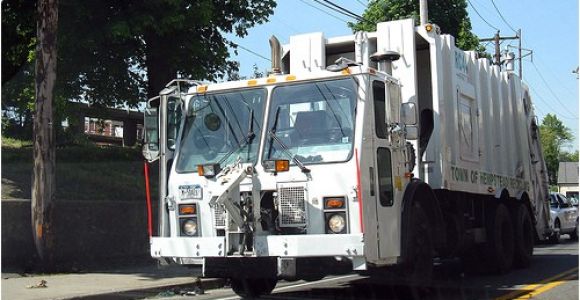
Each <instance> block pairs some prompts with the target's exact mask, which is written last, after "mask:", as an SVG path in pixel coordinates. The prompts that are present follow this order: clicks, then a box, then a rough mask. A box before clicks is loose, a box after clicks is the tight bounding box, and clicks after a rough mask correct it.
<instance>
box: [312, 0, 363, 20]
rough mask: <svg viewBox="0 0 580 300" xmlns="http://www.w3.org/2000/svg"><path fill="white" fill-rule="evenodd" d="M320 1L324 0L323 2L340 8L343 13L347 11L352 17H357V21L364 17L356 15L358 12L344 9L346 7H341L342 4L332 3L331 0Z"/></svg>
mask: <svg viewBox="0 0 580 300" xmlns="http://www.w3.org/2000/svg"><path fill="white" fill-rule="evenodd" d="M315 1H318V0H315ZM322 1H324V2H326V3H328V4H330V5H332V6H334V7H336V8H338V9H340V10H341V11H344V12H345V13H347V14H349V15H351V16H353V17H354V18H356V19H359V21H363V20H364V18H363V17H362V16H360V15H358V14H356V13H353V12H352V11H350V10H348V9H346V8H344V7H342V6H340V5H338V4H336V3H334V2H332V1H330V0H322Z"/></svg>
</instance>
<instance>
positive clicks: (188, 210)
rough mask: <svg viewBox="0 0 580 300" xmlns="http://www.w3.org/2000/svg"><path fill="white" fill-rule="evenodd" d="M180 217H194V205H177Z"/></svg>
mask: <svg viewBox="0 0 580 300" xmlns="http://www.w3.org/2000/svg"><path fill="white" fill-rule="evenodd" d="M179 214H180V215H195V205H193V204H182V205H179Z"/></svg>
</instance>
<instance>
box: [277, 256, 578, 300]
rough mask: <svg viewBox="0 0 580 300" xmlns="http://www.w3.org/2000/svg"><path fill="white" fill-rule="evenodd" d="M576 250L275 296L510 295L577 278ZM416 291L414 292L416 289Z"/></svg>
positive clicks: (451, 265) (444, 266) (455, 264)
mask: <svg viewBox="0 0 580 300" xmlns="http://www.w3.org/2000/svg"><path fill="white" fill-rule="evenodd" d="M577 267H578V255H577V254H541V253H540V254H536V255H534V258H533V261H532V265H531V267H529V268H526V269H515V270H512V271H511V272H509V273H507V274H503V275H493V274H481V273H476V272H472V271H471V270H466V268H465V267H463V266H462V264H461V263H460V261H459V260H449V261H444V262H441V263H440V264H438V265H437V266H436V267H435V270H434V273H433V282H432V283H431V284H429V285H428V286H424V285H422V284H420V283H418V284H417V285H412V286H411V287H410V286H408V285H405V286H402V285H401V284H400V283H398V282H396V281H392V280H385V279H383V278H377V277H373V278H371V277H361V278H357V279H355V280H351V281H349V282H348V283H342V284H339V285H335V286H332V285H329V284H328V285H327V286H315V287H313V288H311V289H309V290H306V291H301V292H294V291H292V292H279V293H275V294H274V295H272V297H275V298H276V299H290V298H292V299H298V298H310V299H446V300H447V299H494V298H498V297H502V299H513V298H517V297H520V296H524V295H526V294H528V293H529V292H530V290H529V287H528V288H526V286H529V285H532V284H541V285H544V284H548V283H551V282H554V281H572V280H578V268H577ZM417 291H418V292H417Z"/></svg>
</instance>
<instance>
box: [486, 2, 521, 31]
mask: <svg viewBox="0 0 580 300" xmlns="http://www.w3.org/2000/svg"><path fill="white" fill-rule="evenodd" d="M491 4H493V7H494V8H495V11H497V13H498V15H499V17H500V18H501V19H502V20H503V22H504V23H505V24H506V25H507V26H508V27H509V28H510V29H511V30H512V31H513V32H516V30H515V29H514V28H513V27H512V26H511V25H510V24H509V23H508V22H507V21H506V19H505V18H504V17H503V15H502V14H501V12H500V11H499V9H498V8H497V6H496V5H495V2H494V1H493V0H491Z"/></svg>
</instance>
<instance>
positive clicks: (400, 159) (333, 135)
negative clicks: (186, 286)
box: [143, 19, 552, 296]
mask: <svg viewBox="0 0 580 300" xmlns="http://www.w3.org/2000/svg"><path fill="white" fill-rule="evenodd" d="M270 44H271V49H272V71H271V73H270V74H269V75H268V76H266V77H264V78H255V79H247V80H237V81H228V82H220V83H200V82H195V81H189V80H184V79H176V80H174V81H172V82H171V83H169V84H168V85H167V87H166V88H165V89H163V90H162V91H161V92H160V94H159V96H158V97H155V98H153V99H150V100H149V101H148V103H147V109H146V112H145V140H144V148H143V154H144V156H145V158H146V159H147V160H148V161H150V162H151V161H155V160H159V195H158V197H159V202H158V204H159V205H158V211H157V213H156V214H157V217H156V224H157V225H158V226H157V230H156V232H155V234H154V235H153V236H151V238H150V246H151V255H152V257H154V258H157V259H159V260H162V261H164V262H168V263H174V264H181V265H186V266H191V267H196V266H197V267H200V268H201V272H202V273H203V276H205V277H213V278H228V279H230V280H231V286H232V288H233V290H234V291H235V292H236V293H237V294H239V295H242V296H258V295H263V294H268V293H270V292H271V291H272V290H273V289H274V287H275V286H276V283H277V281H278V280H280V279H287V280H299V279H303V280H316V279H320V278H323V277H324V276H326V275H329V274H340V273H341V272H353V271H354V272H360V273H362V274H371V276H372V274H374V273H373V272H375V271H380V270H393V271H395V272H397V274H399V275H398V276H399V278H401V279H408V280H409V281H410V282H411V281H415V282H418V281H423V280H429V278H430V276H431V274H432V270H433V263H434V260H437V259H440V258H448V257H459V258H463V259H464V261H465V262H466V263H468V262H469V261H470V259H469V257H472V258H473V257H475V258H476V259H477V260H480V261H482V262H485V264H486V265H487V266H488V267H489V268H491V269H492V270H493V271H495V272H498V273H503V272H508V271H509V270H510V269H512V268H516V267H526V266H528V265H529V264H530V261H531V257H532V254H533V246H534V242H535V241H536V240H543V239H545V238H547V237H548V236H549V235H550V234H551V233H552V228H551V227H550V222H549V213H550V212H549V207H548V185H547V173H546V172H547V171H546V166H545V162H544V159H543V157H542V152H541V146H540V140H539V130H538V124H537V119H536V116H535V114H534V107H533V105H532V101H531V97H530V92H529V90H528V87H527V86H526V85H525V84H524V83H523V82H522V80H521V78H519V77H518V76H517V75H516V74H514V72H513V70H511V69H510V68H506V66H500V65H495V64H492V63H491V62H490V61H489V60H488V59H487V58H485V57H482V58H480V57H478V54H477V53H476V52H473V51H463V50H461V49H459V48H457V47H456V45H455V40H454V37H452V36H450V35H446V34H441V32H440V29H439V28H438V27H437V25H435V24H423V25H420V26H416V24H415V21H414V20H413V19H405V20H398V21H391V22H384V23H379V24H377V29H376V31H374V32H357V33H355V34H353V35H348V36H341V37H332V38H327V37H325V36H324V34H323V33H320V32H317V33H309V34H301V35H297V36H291V37H290V39H289V44H287V45H280V43H279V42H278V40H277V39H276V38H275V37H272V38H271V39H270Z"/></svg>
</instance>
